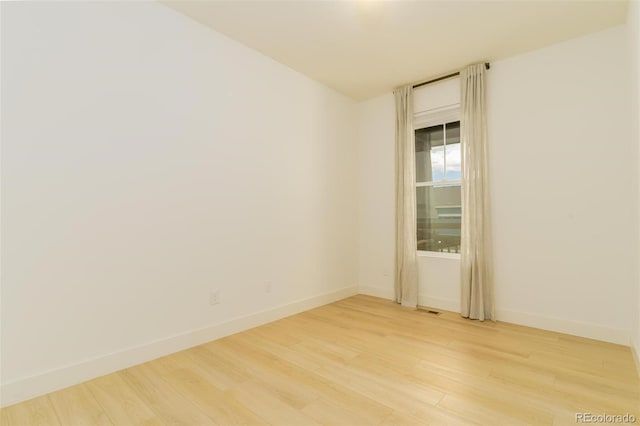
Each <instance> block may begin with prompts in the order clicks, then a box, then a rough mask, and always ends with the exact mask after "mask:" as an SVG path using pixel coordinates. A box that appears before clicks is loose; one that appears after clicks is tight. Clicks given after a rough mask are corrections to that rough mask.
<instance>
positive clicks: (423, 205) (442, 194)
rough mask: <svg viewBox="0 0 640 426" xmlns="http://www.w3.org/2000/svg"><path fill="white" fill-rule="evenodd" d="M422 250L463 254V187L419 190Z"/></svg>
mask: <svg viewBox="0 0 640 426" xmlns="http://www.w3.org/2000/svg"><path fill="white" fill-rule="evenodd" d="M416 191H417V192H416V204H417V218H418V221H417V231H418V234H417V236H418V250H425V251H438V252H448V253H459V252H460V224H461V221H462V214H461V213H462V208H461V206H460V185H447V186H422V187H418V188H416Z"/></svg>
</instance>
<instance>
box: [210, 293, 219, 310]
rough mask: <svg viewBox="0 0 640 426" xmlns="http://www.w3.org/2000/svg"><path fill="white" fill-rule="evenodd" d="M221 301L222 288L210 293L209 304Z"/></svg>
mask: <svg viewBox="0 0 640 426" xmlns="http://www.w3.org/2000/svg"><path fill="white" fill-rule="evenodd" d="M218 303H220V290H215V291H212V292H211V293H209V304H210V305H211V306H213V305H217V304H218Z"/></svg>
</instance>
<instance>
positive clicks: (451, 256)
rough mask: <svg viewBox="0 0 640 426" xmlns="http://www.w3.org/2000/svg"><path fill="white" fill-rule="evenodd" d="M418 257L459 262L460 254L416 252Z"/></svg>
mask: <svg viewBox="0 0 640 426" xmlns="http://www.w3.org/2000/svg"><path fill="white" fill-rule="evenodd" d="M418 257H435V258H440V259H457V260H460V253H443V252H439V251H421V250H418Z"/></svg>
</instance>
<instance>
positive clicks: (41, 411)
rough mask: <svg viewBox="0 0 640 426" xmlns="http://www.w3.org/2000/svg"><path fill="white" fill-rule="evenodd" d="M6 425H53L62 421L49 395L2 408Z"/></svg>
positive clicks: (0, 411) (1, 411) (3, 422)
mask: <svg viewBox="0 0 640 426" xmlns="http://www.w3.org/2000/svg"><path fill="white" fill-rule="evenodd" d="M0 413H1V416H2V417H1V418H2V425H4V426H24V425H33V426H49V425H51V426H53V425H59V424H60V421H59V420H58V416H57V415H56V412H55V410H54V408H53V405H52V404H51V400H50V399H49V397H48V396H47V395H44V396H39V397H37V398H33V399H31V400H29V401H25V402H23V403H22V404H16V405H12V406H10V407H6V408H3V409H1V410H0Z"/></svg>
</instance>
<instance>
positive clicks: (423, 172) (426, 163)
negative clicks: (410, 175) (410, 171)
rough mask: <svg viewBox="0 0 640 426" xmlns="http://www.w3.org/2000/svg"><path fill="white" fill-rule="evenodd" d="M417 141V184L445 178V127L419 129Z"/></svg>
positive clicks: (416, 135)
mask: <svg viewBox="0 0 640 426" xmlns="http://www.w3.org/2000/svg"><path fill="white" fill-rule="evenodd" d="M415 139H416V182H429V181H439V180H442V179H443V178H444V126H443V125H439V126H433V127H427V128H426V129H418V130H416V133H415Z"/></svg>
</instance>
